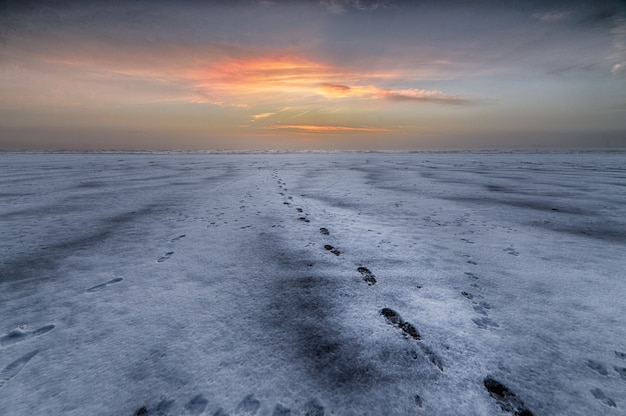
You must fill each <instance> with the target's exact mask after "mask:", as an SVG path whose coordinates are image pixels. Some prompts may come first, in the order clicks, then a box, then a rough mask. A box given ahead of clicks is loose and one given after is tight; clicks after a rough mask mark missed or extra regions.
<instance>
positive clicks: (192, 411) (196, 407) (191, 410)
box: [183, 394, 209, 416]
mask: <svg viewBox="0 0 626 416" xmlns="http://www.w3.org/2000/svg"><path fill="white" fill-rule="evenodd" d="M207 404H209V401H208V400H207V399H205V398H204V396H203V395H201V394H198V395H197V396H194V397H193V398H192V399H191V400H189V401H188V402H187V404H186V405H185V410H184V412H183V414H184V415H191V416H197V415H199V414H200V413H202V412H204V409H206V406H207Z"/></svg>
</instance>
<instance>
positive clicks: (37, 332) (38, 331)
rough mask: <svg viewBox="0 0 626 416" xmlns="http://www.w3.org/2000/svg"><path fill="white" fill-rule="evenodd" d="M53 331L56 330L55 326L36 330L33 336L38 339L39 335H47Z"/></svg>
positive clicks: (51, 325)
mask: <svg viewBox="0 0 626 416" xmlns="http://www.w3.org/2000/svg"><path fill="white" fill-rule="evenodd" d="M53 329H54V324H50V325H46V326H42V327H41V328H37V329H35V330H34V331H33V335H34V336H36V337H37V336H39V335H43V334H45V333H48V332H50V331H52V330H53Z"/></svg>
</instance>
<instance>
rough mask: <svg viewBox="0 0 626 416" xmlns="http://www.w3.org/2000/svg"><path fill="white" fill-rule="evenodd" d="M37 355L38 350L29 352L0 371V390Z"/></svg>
mask: <svg viewBox="0 0 626 416" xmlns="http://www.w3.org/2000/svg"><path fill="white" fill-rule="evenodd" d="M37 354H39V350H34V351H31V352H29V353H27V354H24V355H22V356H21V357H20V358H18V359H17V360H15V361H13V362H12V363H10V364H9V365H7V366H6V367H4V368H3V369H2V370H1V371H0V389H1V388H2V387H4V385H5V384H7V383H8V382H9V380H11V379H12V378H13V377H15V376H16V375H18V373H19V372H20V371H22V368H24V366H25V365H26V364H28V362H29V361H30V360H32V358H33V357H34V356H35V355H37Z"/></svg>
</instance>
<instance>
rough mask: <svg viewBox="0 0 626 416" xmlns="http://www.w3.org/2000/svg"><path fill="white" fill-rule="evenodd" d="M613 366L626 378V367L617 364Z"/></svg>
mask: <svg viewBox="0 0 626 416" xmlns="http://www.w3.org/2000/svg"><path fill="white" fill-rule="evenodd" d="M613 368H614V369H615V371H617V374H619V375H620V377H621V378H623V379H624V380H626V368H624V367H618V366H615V367H613Z"/></svg>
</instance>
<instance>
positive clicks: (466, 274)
mask: <svg viewBox="0 0 626 416" xmlns="http://www.w3.org/2000/svg"><path fill="white" fill-rule="evenodd" d="M465 276H467V277H469V278H470V279H476V280H478V276H476V275H475V274H474V273H471V272H465Z"/></svg>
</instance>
